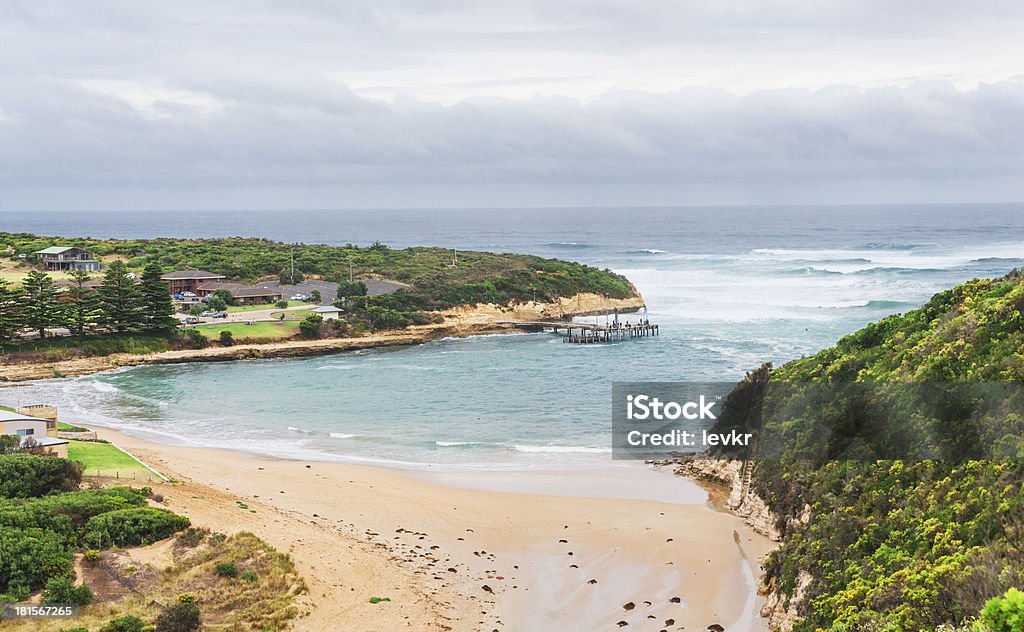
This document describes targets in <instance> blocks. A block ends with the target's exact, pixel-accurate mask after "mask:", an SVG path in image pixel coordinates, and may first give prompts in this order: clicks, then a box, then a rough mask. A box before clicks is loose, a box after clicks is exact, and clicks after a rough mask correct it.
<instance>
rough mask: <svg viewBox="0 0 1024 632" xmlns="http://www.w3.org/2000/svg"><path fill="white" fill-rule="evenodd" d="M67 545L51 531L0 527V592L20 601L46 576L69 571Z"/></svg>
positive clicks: (40, 586)
mask: <svg viewBox="0 0 1024 632" xmlns="http://www.w3.org/2000/svg"><path fill="white" fill-rule="evenodd" d="M67 544H68V542H67V539H66V538H65V537H62V536H61V535H59V534H56V533H53V532H52V531H45V530H43V529H38V528H28V529H12V528H9V527H2V526H0V593H4V592H6V593H7V594H8V595H10V596H12V597H16V599H15V601H20V600H21V599H22V598H24V597H26V596H28V592H29V591H30V590H35V589H37V588H42V587H43V586H44V585H45V584H46V580H47V579H49V578H51V577H62V576H67V575H68V574H70V573H71V567H72V562H73V560H74V557H73V556H72V554H71V553H70V552H69V551H68V550H67Z"/></svg>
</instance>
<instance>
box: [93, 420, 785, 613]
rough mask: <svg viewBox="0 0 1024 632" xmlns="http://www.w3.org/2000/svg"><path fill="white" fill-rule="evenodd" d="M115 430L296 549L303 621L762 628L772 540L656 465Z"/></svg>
mask: <svg viewBox="0 0 1024 632" xmlns="http://www.w3.org/2000/svg"><path fill="white" fill-rule="evenodd" d="M99 435H100V436H101V437H102V438H106V439H109V440H111V441H114V442H115V443H117V444H118V445H119V446H121V447H123V448H125V449H128V450H129V451H131V452H132V453H134V454H136V455H137V456H139V457H140V458H142V459H143V460H145V461H146V462H147V463H149V464H150V465H152V466H154V467H155V468H157V469H158V470H160V471H162V472H164V473H165V474H167V475H168V476H171V477H172V478H174V479H175V480H176V482H175V483H171V484H159V485H156V486H155V487H156V488H157V490H158V491H159V493H161V494H163V496H164V497H165V501H164V502H165V504H166V506H168V507H169V508H171V509H173V510H175V511H178V512H181V513H185V514H187V515H188V516H190V518H191V519H192V521H193V523H194V524H196V525H200V526H206V527H209V528H211V529H214V530H218V531H223V532H235V531H240V530H248V531H252V532H254V533H256V534H257V535H258V536H260V537H261V538H263V539H265V540H266V541H267V542H269V543H270V544H272V545H273V546H275V547H277V548H278V549H280V550H282V551H286V552H288V553H290V554H291V556H292V557H293V559H294V560H295V562H296V564H297V566H298V568H299V571H300V572H301V573H302V575H303V576H304V577H305V579H306V581H307V583H308V585H309V587H310V595H309V600H308V602H309V613H308V615H307V616H303V617H302V618H300V619H298V620H297V622H296V626H295V627H296V629H298V630H317V631H321V630H397V629H409V630H458V631H462V630H488V631H490V630H550V629H559V630H602V629H607V630H612V629H619V628H620V627H625V626H623V625H622V622H625V623H627V624H628V625H629V629H632V630H663V629H668V630H682V629H686V630H703V629H706V627H707V626H709V625H711V624H714V623H718V624H720V625H722V626H724V627H725V629H727V630H757V629H761V628H762V623H761V621H760V620H759V619H758V617H757V610H758V607H759V598H757V597H756V596H755V595H754V593H753V587H754V582H756V577H757V576H758V575H759V572H760V571H759V566H758V560H760V559H761V558H762V557H763V556H764V555H765V554H766V553H767V552H768V551H769V550H770V549H771V547H772V543H771V542H770V541H769V540H768V539H767V538H764V537H763V536H760V535H758V534H756V533H754V532H752V531H751V530H750V529H749V528H748V527H746V526H745V525H744V524H743V523H742V521H741V520H740V519H738V518H736V517H735V516H732V515H730V514H727V513H723V512H719V511H716V510H714V509H712V508H710V507H709V506H708V504H707V502H706V498H707V495H706V493H704V492H703V491H702V490H700V488H698V487H697V486H696V485H695V484H693V483H692V482H690V481H688V480H687V479H683V478H679V477H672V476H671V475H668V474H666V473H659V472H654V471H649V470H647V469H646V468H645V467H643V466H641V465H637V464H633V465H632V466H626V467H623V466H619V467H617V468H611V467H610V468H608V469H606V470H602V471H600V472H587V473H581V472H541V473H537V472H529V473H523V472H520V473H516V472H501V473H496V472H487V473H483V474H482V475H480V474H475V473H451V472H449V473H441V474H435V473H422V474H417V473H411V472H404V471H403V472H399V471H393V470H388V469H382V468H374V467H366V466H357V465H350V464H343V463H334V462H321V461H297V460H283V459H277V458H271V457H263V456H259V455H254V454H249V453H243V452H234V451H225V450H215V449H209V448H197V447H185V446H177V445H165V444H158V443H154V442H152V441H150V440H148V439H143V438H139V437H137V436H132V435H128V434H124V433H119V432H114V431H112V430H107V429H100V430H99ZM494 490H502V491H494ZM588 490H594V491H593V492H592V493H588ZM239 503H242V504H241V505H240V504H239ZM372 596H379V597H388V598H390V599H391V601H389V602H383V603H378V604H370V603H369V598H370V597H372Z"/></svg>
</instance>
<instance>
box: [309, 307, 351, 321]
mask: <svg viewBox="0 0 1024 632" xmlns="http://www.w3.org/2000/svg"><path fill="white" fill-rule="evenodd" d="M343 311H345V310H343V309H340V308H338V307H335V306H334V305H321V306H320V307H317V308H314V309H313V313H314V314H320V315H321V316H322V317H323V319H324V320H338V318H340V317H341V313H342V312H343Z"/></svg>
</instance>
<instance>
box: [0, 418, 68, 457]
mask: <svg viewBox="0 0 1024 632" xmlns="http://www.w3.org/2000/svg"><path fill="white" fill-rule="evenodd" d="M0 435H15V436H17V437H21V443H25V442H26V441H28V440H29V439H30V438H31V439H35V442H36V444H37V445H39V446H40V447H43V448H46V449H48V450H51V451H53V452H54V453H55V454H56V455H57V456H62V457H65V458H67V456H68V442H67V441H66V440H64V439H58V438H57V436H56V435H57V422H56V421H54V420H48V419H39V418H37V417H29V416H28V415H22V414H21V413H16V412H11V411H7V410H0Z"/></svg>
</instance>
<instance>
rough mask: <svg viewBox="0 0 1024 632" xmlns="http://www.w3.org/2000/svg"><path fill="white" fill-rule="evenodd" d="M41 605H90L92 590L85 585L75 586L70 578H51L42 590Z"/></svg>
mask: <svg viewBox="0 0 1024 632" xmlns="http://www.w3.org/2000/svg"><path fill="white" fill-rule="evenodd" d="M43 603H70V604H74V605H76V606H87V605H89V604H90V603H92V590H91V589H90V588H89V587H88V586H86V585H85V584H82V585H81V586H75V581H74V580H73V579H71V578H70V577H52V578H50V580H49V581H48V582H46V589H45V590H43Z"/></svg>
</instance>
